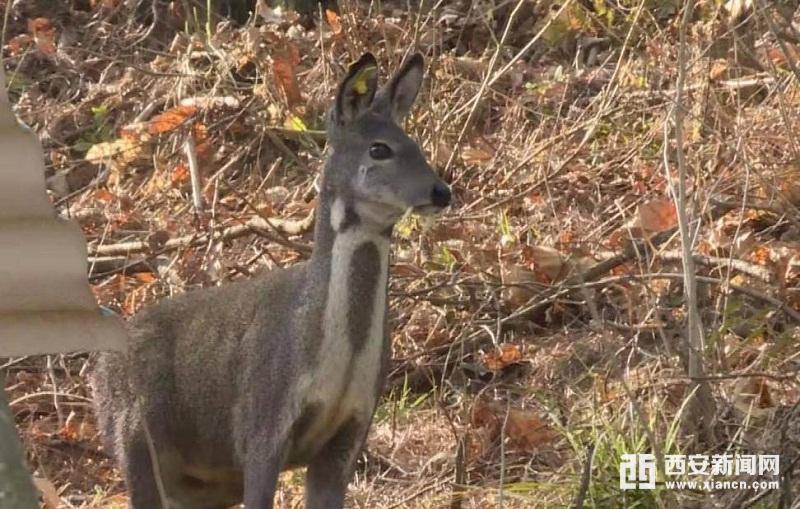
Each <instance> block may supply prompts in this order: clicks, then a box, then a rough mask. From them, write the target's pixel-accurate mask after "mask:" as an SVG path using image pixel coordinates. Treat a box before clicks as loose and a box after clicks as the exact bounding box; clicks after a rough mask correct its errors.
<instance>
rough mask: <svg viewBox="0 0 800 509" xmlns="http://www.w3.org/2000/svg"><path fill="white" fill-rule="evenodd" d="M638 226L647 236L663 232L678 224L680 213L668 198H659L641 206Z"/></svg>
mask: <svg viewBox="0 0 800 509" xmlns="http://www.w3.org/2000/svg"><path fill="white" fill-rule="evenodd" d="M637 223H638V224H636V226H638V227H640V228H641V229H642V231H643V232H644V233H646V234H651V233H658V232H663V231H665V230H669V229H670V228H673V227H674V226H676V225H677V224H678V211H677V210H675V204H673V203H672V200H670V199H668V198H658V199H655V200H651V201H649V202H646V203H642V204H641V205H639V209H638V213H637Z"/></svg>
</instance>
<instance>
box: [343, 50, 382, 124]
mask: <svg viewBox="0 0 800 509" xmlns="http://www.w3.org/2000/svg"><path fill="white" fill-rule="evenodd" d="M377 88H378V63H377V62H376V61H375V57H374V56H372V53H364V54H363V55H362V56H361V58H359V59H358V61H357V62H356V63H354V64H352V65H351V66H350V70H349V71H348V73H347V76H346V77H345V78H344V80H342V84H341V85H339V91H338V92H337V94H336V119H337V121H338V122H340V123H347V122H351V121H353V120H354V119H355V118H356V117H357V116H358V115H359V114H360V113H362V112H363V111H364V110H366V109H367V108H369V107H370V105H371V104H372V99H373V98H374V97H375V91H376V90H377Z"/></svg>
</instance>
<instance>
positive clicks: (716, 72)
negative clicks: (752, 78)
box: [708, 58, 728, 81]
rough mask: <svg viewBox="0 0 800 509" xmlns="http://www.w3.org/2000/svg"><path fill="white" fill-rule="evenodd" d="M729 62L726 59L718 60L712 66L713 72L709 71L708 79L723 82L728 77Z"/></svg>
mask: <svg viewBox="0 0 800 509" xmlns="http://www.w3.org/2000/svg"><path fill="white" fill-rule="evenodd" d="M727 72H728V61H727V60H725V59H724V58H718V59H717V60H714V63H713V64H711V70H709V71H708V78H709V79H710V80H711V81H716V80H721V79H723V78H725V77H726V76H727Z"/></svg>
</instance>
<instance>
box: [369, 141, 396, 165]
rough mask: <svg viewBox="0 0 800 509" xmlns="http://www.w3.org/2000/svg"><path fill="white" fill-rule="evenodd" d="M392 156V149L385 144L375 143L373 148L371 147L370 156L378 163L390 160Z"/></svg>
mask: <svg viewBox="0 0 800 509" xmlns="http://www.w3.org/2000/svg"><path fill="white" fill-rule="evenodd" d="M392 155H393V152H392V149H391V148H389V145H387V144H385V143H373V144H372V146H371V147H369V156H370V157H371V158H373V159H376V160H378V161H382V160H384V159H389V158H390V157H392Z"/></svg>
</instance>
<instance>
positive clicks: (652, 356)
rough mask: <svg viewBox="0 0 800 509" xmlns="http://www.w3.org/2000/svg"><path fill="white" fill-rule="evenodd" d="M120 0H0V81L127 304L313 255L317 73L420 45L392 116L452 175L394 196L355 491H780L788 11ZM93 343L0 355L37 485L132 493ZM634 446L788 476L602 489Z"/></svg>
mask: <svg viewBox="0 0 800 509" xmlns="http://www.w3.org/2000/svg"><path fill="white" fill-rule="evenodd" d="M131 3H132V2H123V1H121V0H91V1H90V0H85V1H78V0H75V1H73V2H60V3H59V2H57V3H56V4H55V5H57V6H59V7H58V8H56V9H53V8H51V7H52V5H53V4H52V3H51V2H48V1H46V0H37V1H31V2H7V1H0V7H2V11H3V12H5V13H6V17H5V23H4V26H3V39H2V43H3V46H2V51H3V58H4V66H5V71H6V81H7V85H8V90H9V95H10V97H11V100H12V102H13V103H14V105H15V112H16V114H17V115H18V116H19V118H20V120H21V121H23V122H24V123H25V124H27V125H28V126H30V127H31V128H32V129H33V130H34V131H35V133H36V134H37V135H38V136H39V138H40V140H41V142H42V146H43V149H44V157H45V161H46V165H47V182H48V188H49V193H50V196H51V198H52V201H53V203H54V205H55V207H56V209H57V210H58V212H59V214H61V215H62V216H63V217H65V218H71V219H73V220H75V221H77V222H78V223H79V224H80V225H81V227H82V229H83V232H84V233H85V235H86V238H87V242H88V246H89V280H90V283H91V286H92V289H93V291H94V293H95V295H96V297H97V299H98V302H99V303H100V304H102V305H103V306H106V307H107V308H110V309H111V310H113V311H115V312H117V313H119V314H120V315H122V316H124V317H129V316H131V315H133V314H135V313H136V312H137V310H139V309H140V308H141V307H142V306H144V305H147V304H148V303H151V302H154V301H157V300H158V299H161V298H164V297H167V296H169V295H172V294H175V293H180V292H184V291H188V290H192V289H195V288H199V287H208V286H214V285H219V284H225V283H226V282H227V281H231V280H236V279H240V278H246V277H250V276H251V275H252V274H254V273H255V272H257V271H260V270H265V269H270V268H274V267H285V266H288V265H291V264H294V263H297V262H299V261H301V260H303V259H305V258H307V257H308V254H309V250H310V248H311V240H312V238H311V232H312V224H313V210H314V199H315V194H316V191H315V181H316V179H317V177H318V175H319V172H320V169H321V166H322V161H323V158H324V156H325V150H324V149H325V130H324V113H325V109H326V108H327V106H328V105H329V103H330V100H331V98H332V96H333V92H334V89H335V86H336V83H337V80H339V79H340V78H341V77H342V76H343V75H344V72H345V70H346V66H347V64H348V63H350V62H352V61H354V60H356V59H357V58H358V57H359V56H360V54H361V53H362V52H363V51H366V50H369V51H371V52H373V53H374V54H375V55H376V56H377V57H378V60H379V61H380V64H381V70H382V71H383V72H384V75H385V73H387V72H390V71H391V70H393V69H395V68H397V66H398V65H399V63H400V62H401V61H402V60H403V58H404V56H405V55H406V54H407V52H408V51H409V50H410V49H411V48H417V49H419V50H420V51H422V52H423V54H424V55H425V56H426V63H427V66H428V75H427V78H426V81H425V84H424V87H423V91H422V93H421V96H420V98H419V99H418V106H417V108H416V110H415V112H414V113H413V114H412V116H411V118H410V119H409V120H408V124H407V128H408V130H409V132H410V133H411V134H412V135H413V136H414V137H415V139H417V140H419V141H420V143H421V145H422V146H423V148H424V150H425V152H426V154H427V155H428V157H429V159H430V161H431V162H432V164H433V165H434V166H435V167H436V168H438V170H439V171H440V172H441V175H442V176H443V177H444V178H445V179H446V180H447V181H448V182H450V183H451V184H452V187H453V190H454V203H453V205H452V206H451V207H450V208H449V209H448V210H447V211H446V212H445V213H444V215H443V216H442V217H440V218H438V219H437V220H436V221H433V222H429V221H422V220H420V219H418V218H415V217H411V218H408V219H405V220H404V221H403V222H402V223H401V224H400V225H398V227H397V228H396V231H395V242H394V244H393V250H392V266H391V278H390V279H391V283H390V309H391V316H390V324H391V330H392V340H393V348H394V360H393V367H392V370H391V373H390V379H389V381H388V384H387V390H386V393H385V397H384V399H383V401H382V403H381V406H380V408H379V409H378V412H377V415H376V418H375V422H374V425H373V427H372V431H371V433H370V436H369V439H368V443H367V447H366V450H365V452H364V454H363V456H362V457H361V459H360V461H359V467H358V471H357V475H356V479H355V480H354V482H353V483H352V485H351V490H350V492H349V494H348V507H353V508H376V509H390V508H401V507H408V508H417V507H419V508H438V507H449V508H459V507H461V508H465V509H466V508H485V507H505V508H513V507H542V508H549V507H570V506H572V507H603V508H605V507H631V508H632V507H670V508H671V507H686V508H690V507H704V508H705V507H731V508H733V507H736V508H739V507H742V508H743V507H761V508H773V507H784V508H789V507H792V504H793V503H794V504H797V503H798V502H797V500H800V495H799V494H798V492H800V481H798V476H800V329H799V328H798V326H800V287H799V285H800V209H799V208H798V207H800V142H798V139H797V135H796V133H797V132H800V125H799V123H800V115H799V114H798V113H800V110H798V106H800V86H798V84H799V83H800V82H799V81H798V80H799V79H800V75H798V65H800V63H798V60H800V37H798V31H797V29H796V27H797V26H798V25H796V24H795V22H796V21H797V20H796V19H794V17H793V16H794V13H792V12H786V9H785V8H783V7H781V6H782V5H783V4H777V5H778V6H777V7H775V6H773V4H772V3H769V4H768V5H767V6H765V7H763V9H760V10H755V11H747V10H744V11H743V12H741V13H739V12H731V9H733V10H734V11H735V10H736V6H737V5H746V4H750V2H738V1H733V2H728V3H727V4H726V6H727V7H730V8H726V6H722V5H720V4H721V3H720V2H715V1H711V0H699V1H697V2H695V7H694V9H693V12H691V13H689V15H688V17H686V18H685V17H684V11H683V10H681V9H678V8H677V7H676V6H677V5H678V2H665V1H661V2H651V1H649V0H643V1H642V2H629V1H617V2H612V1H603V0H595V1H594V2H576V1H569V0H568V1H566V2H549V1H540V2H535V1H519V2H517V1H511V2H502V1H495V0H475V1H473V2H466V1H464V2H440V3H439V4H436V5H435V6H434V8H432V9H431V8H424V7H423V9H421V10H416V9H412V10H410V11H409V10H408V9H407V7H406V5H405V3H402V4H403V5H402V9H401V8H398V7H397V6H395V5H394V4H392V3H390V2H386V3H384V4H381V3H380V2H376V3H374V4H370V3H361V2H356V1H355V0H349V1H341V2H340V12H339V13H338V14H337V13H333V12H325V13H324V14H323V15H322V17H321V18H320V16H319V15H315V16H310V17H309V16H305V17H302V16H297V15H295V14H294V13H291V12H285V11H280V10H271V9H268V8H265V7H259V9H258V13H257V14H256V15H255V16H254V17H253V19H251V20H250V21H249V22H248V23H247V24H245V25H242V26H237V25H235V24H234V23H232V22H229V21H225V22H219V21H220V20H218V19H207V18H208V17H207V16H205V14H203V13H202V11H201V10H195V11H194V13H193V14H192V15H187V14H186V13H185V12H181V11H180V10H179V9H176V8H175V9H172V10H170V11H165V13H164V16H163V17H162V18H161V19H160V20H159V21H160V23H161V24H159V25H158V26H157V27H156V30H153V31H151V32H150V33H149V34H148V26H150V24H151V20H150V19H149V18H148V17H147V13H146V12H145V13H142V12H138V13H133V12H131V11H129V7H128V4H131ZM199 3H200V4H205V2H199ZM212 3H213V2H212ZM180 4H181V3H180V2H173V3H172V5H180ZM426 4H427V2H426ZM757 4H758V5H761V3H757ZM470 6H471V7H470ZM587 6H588V7H587ZM782 8H783V9H784V10H783V11H782V10H780V9H782ZM170 23H171V24H172V25H173V26H172V28H170ZM737 23H738V25H737ZM682 28H684V29H685V42H684V44H683V45H682V44H681V37H680V34H681V29H682ZM681 49H684V50H685V51H684V52H683V56H681V55H682V52H681ZM681 68H685V70H686V72H685V74H684V76H683V77H684V79H679V74H680V72H679V70H680V69H681ZM676 118H677V122H676ZM192 159H194V160H196V161H197V166H198V168H199V173H200V181H199V182H198V184H197V185H196V186H194V189H193V185H192V182H191V180H192V179H191V178H190V162H189V161H190V160H192ZM681 184H683V185H681ZM679 187H683V188H684V189H685V200H684V201H678V200H679V198H680V196H679V195H680V194H681V193H680V192H678V188H679ZM193 190H194V191H195V192H196V193H195V194H196V195H197V196H196V198H197V199H198V201H200V202H201V204H200V207H199V208H197V207H195V205H193ZM676 204H677V206H676ZM684 220H685V221H686V223H685V228H684V229H683V231H679V230H680V229H679V223H681V222H682V221H684ZM244 225H246V226H244ZM684 245H686V246H687V247H688V248H689V249H690V250H691V253H692V257H691V264H693V265H694V272H693V273H692V274H693V276H692V277H691V278H690V279H691V280H693V281H695V283H696V285H697V291H696V296H695V297H694V298H691V299H687V298H686V294H687V293H688V294H690V295H691V291H688V292H687V291H686V289H685V285H684V262H685V261H686V260H685V259H684V257H683V252H682V247H683V246H684ZM690 286H691V285H690ZM690 286H689V287H686V288H690ZM687 302H688V303H690V305H687ZM692 309H697V310H698V312H699V313H698V315H697V316H698V318H699V321H700V328H701V329H702V339H703V345H702V347H701V348H699V349H696V350H695V351H694V354H693V355H690V347H689V335H688V334H687V330H688V327H687V320H688V318H689V316H690V315H691V314H692V313H691V311H692ZM692 359H701V360H702V362H701V363H700V367H701V368H702V370H701V371H696V370H695V371H693V373H694V375H695V376H694V378H693V379H690V378H689V376H688V368H687V366H688V365H689V364H691V363H692ZM92 361H93V356H92V355H90V354H71V355H59V356H50V357H29V358H22V359H9V360H8V361H7V362H5V361H2V362H0V366H2V368H3V369H4V370H5V373H6V374H5V387H6V390H7V391H8V395H9V399H10V400H11V405H12V410H13V412H14V415H15V418H16V422H17V424H18V428H19V431H20V433H21V436H22V438H23V440H24V443H25V447H26V450H27V453H28V460H29V462H30V465H31V467H32V469H33V470H34V474H35V476H36V478H37V479H38V483H39V485H40V486H43V487H44V491H45V492H46V493H47V496H46V497H45V499H46V502H45V507H51V508H52V507H56V506H61V507H69V508H94V507H124V506H125V503H126V500H127V499H126V493H125V487H124V484H123V482H122V480H121V476H120V474H119V472H118V470H116V468H115V466H114V464H113V462H112V461H111V460H110V459H109V458H108V457H107V455H106V453H105V451H103V449H102V446H101V444H100V440H99V437H98V434H97V430H96V426H95V420H94V416H93V412H92V408H91V391H90V388H89V387H88V383H87V374H88V372H89V371H90V370H91V365H92ZM696 367H697V366H696V365H695V368H693V369H696ZM698 373H699V376H697V375H698ZM703 398H704V399H703ZM697 401H702V407H701V406H698V405H696V404H695V402H697ZM704 416H705V417H706V418H707V419H704V418H703V417H704ZM626 453H653V454H655V455H656V458H657V462H658V464H659V465H661V464H662V463H661V462H662V461H663V458H664V455H726V454H727V455H746V454H779V455H781V464H780V467H781V468H780V473H779V475H778V476H774V475H773V476H770V475H769V472H766V473H764V474H763V475H756V476H749V475H747V474H744V473H739V474H736V473H735V472H730V473H728V474H725V473H724V472H722V473H721V472H719V471H715V475H710V471H711V470H710V467H709V468H708V469H707V470H706V472H705V474H691V473H690V474H687V475H688V478H689V479H696V480H709V479H713V480H745V481H748V482H749V481H754V480H765V481H771V480H778V481H779V487H777V488H774V487H773V488H768V489H747V490H741V489H739V490H737V489H723V488H719V489H717V488H712V489H710V490H704V489H699V488H698V489H693V490H689V489H686V490H673V489H668V488H667V487H666V486H665V485H664V484H662V483H659V484H658V486H657V488H656V489H654V490H647V489H636V490H622V489H621V488H620V482H619V480H620V474H619V472H620V470H619V468H620V462H621V461H622V455H623V454H626ZM659 472H660V474H659V475H660V477H659V481H664V480H669V479H670V478H668V477H665V475H664V472H663V470H662V469H661V468H659ZM679 478H680V476H678V477H675V479H679ZM302 486H303V473H302V471H297V472H292V473H287V474H285V475H284V476H283V477H282V480H281V488H280V491H279V494H278V496H277V500H276V502H277V507H282V508H294V507H302ZM795 507H797V506H796V505H795Z"/></svg>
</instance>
